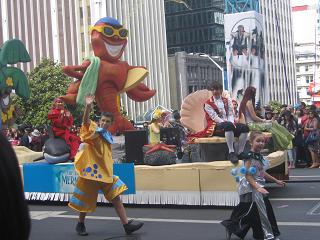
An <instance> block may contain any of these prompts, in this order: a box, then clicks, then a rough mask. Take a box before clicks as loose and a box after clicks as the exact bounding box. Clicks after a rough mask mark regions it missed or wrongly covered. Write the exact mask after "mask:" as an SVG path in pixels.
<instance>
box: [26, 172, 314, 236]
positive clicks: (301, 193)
mask: <svg viewBox="0 0 320 240" xmlns="http://www.w3.org/2000/svg"><path fill="white" fill-rule="evenodd" d="M290 176H291V177H290V180H292V182H289V183H288V184H287V186H286V187H285V188H279V187H277V186H275V185H271V186H270V187H268V190H269V192H270V199H271V203H272V205H273V208H274V212H275V215H276V217H277V220H278V225H279V228H280V231H281V239H286V240H295V239H297V240H300V239H303V240H312V239H318V238H319V227H320V181H319V180H320V169H294V170H291V173H290ZM29 207H30V211H31V217H32V231H31V238H30V239H31V240H40V239H41V240H42V239H48V240H50V239H54V240H58V239H72V240H73V239H87V240H91V239H92V240H93V239H95V240H106V239H110V240H111V239H119V240H120V239H127V240H134V239H135V240H151V239H152V240H160V239H161V240H163V239H167V240H171V239H172V240H180V239H181V240H195V239H197V240H209V239H217V240H223V239H225V231H224V228H223V227H222V225H220V223H219V222H220V221H221V220H223V219H226V218H228V217H229V216H230V213H231V211H232V208H214V207H207V208H194V207H193V208H190V207H188V206H185V207H173V206H162V207H159V206H156V207H149V206H134V207H133V206H126V209H127V214H128V216H129V218H134V219H137V220H141V221H143V222H144V223H145V225H144V226H143V228H142V229H141V230H139V231H138V232H137V233H135V234H133V235H131V236H126V235H125V234H124V231H123V229H122V226H121V224H120V221H119V220H118V218H117V216H116V213H115V211H114V209H113V208H112V207H111V206H109V205H104V206H99V207H98V208H97V210H96V212H95V213H93V214H90V215H89V216H88V218H87V223H86V227H87V231H88V232H89V236H87V237H81V236H78V235H77V234H76V233H75V230H74V228H75V225H76V223H77V213H76V212H74V211H73V210H71V209H70V208H68V207H67V206H66V203H65V204H60V205H57V204H55V205H48V204H39V203H36V204H35V203H30V205H29ZM232 239H237V238H236V237H233V238H232ZM246 239H252V236H251V232H249V234H248V235H247V238H246Z"/></svg>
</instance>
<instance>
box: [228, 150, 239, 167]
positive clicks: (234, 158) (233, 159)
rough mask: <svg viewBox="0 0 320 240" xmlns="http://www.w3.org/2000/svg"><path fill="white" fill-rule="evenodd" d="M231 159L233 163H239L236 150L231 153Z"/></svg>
mask: <svg viewBox="0 0 320 240" xmlns="http://www.w3.org/2000/svg"><path fill="white" fill-rule="evenodd" d="M229 160H230V162H231V163H233V164H237V163H238V162H239V159H238V157H237V154H235V153H234V152H231V153H229Z"/></svg>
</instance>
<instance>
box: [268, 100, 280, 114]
mask: <svg viewBox="0 0 320 240" xmlns="http://www.w3.org/2000/svg"><path fill="white" fill-rule="evenodd" d="M270 106H271V110H272V111H273V112H274V111H276V112H278V113H280V112H281V106H282V104H281V103H280V102H277V101H271V102H270Z"/></svg>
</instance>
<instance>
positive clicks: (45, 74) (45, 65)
mask: <svg viewBox="0 0 320 240" xmlns="http://www.w3.org/2000/svg"><path fill="white" fill-rule="evenodd" d="M28 81H29V86H30V98H29V99H28V100H27V101H24V100H22V99H20V98H18V97H14V98H13V102H14V104H16V105H17V106H18V108H19V109H20V110H21V111H22V116H20V117H19V118H18V119H17V121H16V122H17V123H18V124H22V123H31V124H32V125H33V126H39V125H43V124H48V123H49V120H48V118H47V115H48V112H49V111H50V109H51V107H52V103H53V100H54V99H55V98H56V97H58V96H61V95H65V93H66V91H67V88H68V85H69V83H70V82H71V81H72V80H71V79H70V78H69V77H67V76H66V75H65V74H64V73H63V71H62V66H61V64H59V63H57V62H54V61H53V60H51V59H42V61H41V63H40V64H39V65H38V66H37V67H36V68H34V69H33V70H32V71H31V72H30V74H28ZM67 108H68V109H69V110H70V111H71V113H72V115H73V117H74V119H75V124H76V125H78V124H79V123H80V122H81V111H82V109H81V107H75V106H67Z"/></svg>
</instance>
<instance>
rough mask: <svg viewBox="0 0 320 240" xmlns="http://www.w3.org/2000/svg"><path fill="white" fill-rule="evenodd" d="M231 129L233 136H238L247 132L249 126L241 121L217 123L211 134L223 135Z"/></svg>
mask: <svg viewBox="0 0 320 240" xmlns="http://www.w3.org/2000/svg"><path fill="white" fill-rule="evenodd" d="M230 131H232V132H233V133H234V136H235V137H239V136H240V134H241V133H248V132H249V127H248V126H247V125H245V124H242V123H236V124H233V123H232V122H222V123H217V125H216V128H215V129H214V132H213V136H218V137H224V134H225V132H230Z"/></svg>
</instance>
